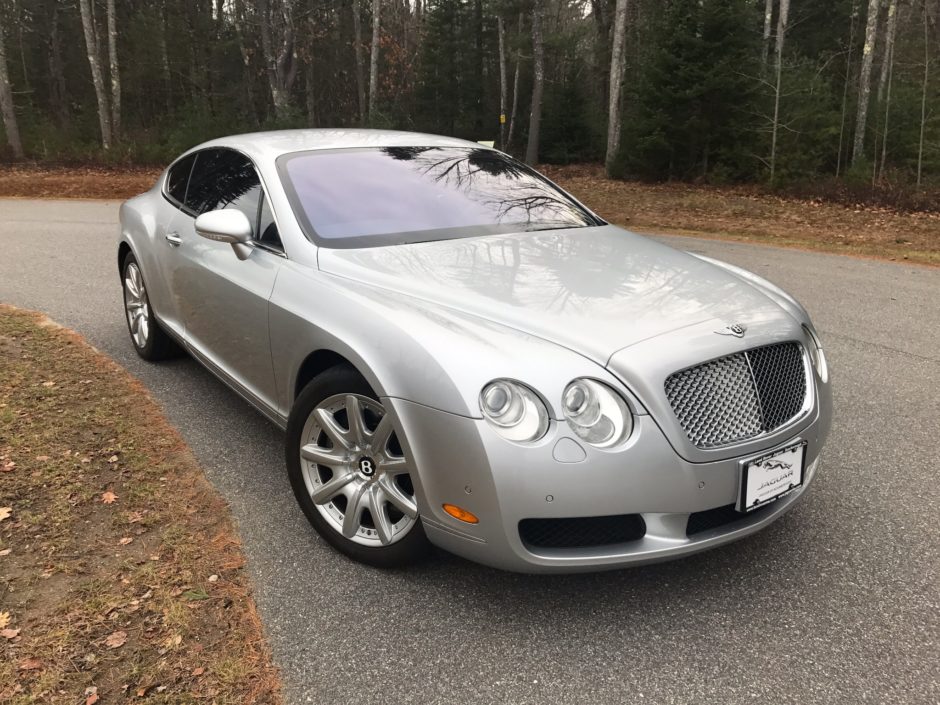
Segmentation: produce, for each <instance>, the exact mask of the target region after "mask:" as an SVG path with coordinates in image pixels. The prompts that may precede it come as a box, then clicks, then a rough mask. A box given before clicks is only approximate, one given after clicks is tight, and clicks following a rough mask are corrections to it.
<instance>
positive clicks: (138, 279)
mask: <svg viewBox="0 0 940 705" xmlns="http://www.w3.org/2000/svg"><path fill="white" fill-rule="evenodd" d="M124 309H125V311H126V312H127V325H128V327H129V328H130V331H131V337H132V338H133V339H134V345H136V346H137V347H138V348H141V349H143V348H144V347H145V346H146V345H147V338H148V337H149V336H150V304H149V303H148V301H147V289H146V288H145V287H144V278H143V277H142V276H141V274H140V268H139V267H138V266H137V263H136V262H131V263H130V264H128V265H127V268H126V269H125V270H124Z"/></svg>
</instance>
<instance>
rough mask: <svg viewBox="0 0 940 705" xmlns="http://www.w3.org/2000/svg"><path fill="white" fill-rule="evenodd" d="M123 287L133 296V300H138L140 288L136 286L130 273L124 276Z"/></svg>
mask: <svg viewBox="0 0 940 705" xmlns="http://www.w3.org/2000/svg"><path fill="white" fill-rule="evenodd" d="M131 271H133V270H131ZM124 288H126V289H127V293H128V294H130V295H131V296H132V297H134V299H135V300H137V301H140V289H138V288H137V282H135V281H134V277H133V275H131V274H130V273H128V276H127V277H125V278H124Z"/></svg>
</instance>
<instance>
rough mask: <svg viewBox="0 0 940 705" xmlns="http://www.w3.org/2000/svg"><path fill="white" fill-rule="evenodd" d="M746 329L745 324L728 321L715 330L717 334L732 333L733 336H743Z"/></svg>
mask: <svg viewBox="0 0 940 705" xmlns="http://www.w3.org/2000/svg"><path fill="white" fill-rule="evenodd" d="M745 331H747V326H746V325H744V324H743V323H729V324H728V325H726V326H725V327H724V328H722V329H721V330H716V331H715V332H716V333H717V334H718V335H733V336H734V337H735V338H743V337H744V333H745Z"/></svg>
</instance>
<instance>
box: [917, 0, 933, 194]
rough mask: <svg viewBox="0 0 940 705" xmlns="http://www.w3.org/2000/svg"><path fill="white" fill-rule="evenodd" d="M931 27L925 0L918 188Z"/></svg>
mask: <svg viewBox="0 0 940 705" xmlns="http://www.w3.org/2000/svg"><path fill="white" fill-rule="evenodd" d="M929 30H930V27H929V25H928V18H927V0H924V82H923V84H921V86H922V87H921V94H920V143H919V145H918V147H917V188H920V184H921V176H922V174H923V166H924V127H925V126H926V124H927V80H928V79H929V77H930V74H929V71H930V31H929Z"/></svg>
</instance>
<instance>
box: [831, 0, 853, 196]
mask: <svg viewBox="0 0 940 705" xmlns="http://www.w3.org/2000/svg"><path fill="white" fill-rule="evenodd" d="M857 16H858V0H852V17H851V20H850V22H849V48H848V51H847V52H846V57H845V82H844V83H843V84H842V116H841V118H840V120H839V152H838V154H837V155H836V178H838V177H839V174H840V173H841V171H842V143H843V141H844V140H843V138H844V137H845V113H846V111H847V110H848V105H849V84H850V83H851V82H852V47H853V46H855V20H856V18H857Z"/></svg>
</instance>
